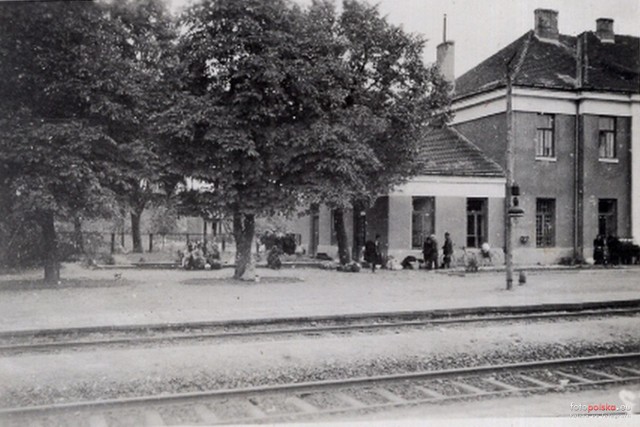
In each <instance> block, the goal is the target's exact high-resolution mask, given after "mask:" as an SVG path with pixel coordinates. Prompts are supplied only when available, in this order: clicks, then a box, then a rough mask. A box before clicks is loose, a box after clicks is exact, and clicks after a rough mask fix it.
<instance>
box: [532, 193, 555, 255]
mask: <svg viewBox="0 0 640 427" xmlns="http://www.w3.org/2000/svg"><path fill="white" fill-rule="evenodd" d="M555 245H556V201H555V199H536V247H538V248H548V247H553V246H555Z"/></svg>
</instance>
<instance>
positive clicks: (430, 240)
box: [422, 232, 453, 270]
mask: <svg viewBox="0 0 640 427" xmlns="http://www.w3.org/2000/svg"><path fill="white" fill-rule="evenodd" d="M422 255H423V256H424V262H425V267H426V269H427V270H433V269H435V270H437V269H438V240H437V239H436V236H435V235H434V234H431V235H429V236H427V238H426V239H424V243H423V244H422ZM452 255H453V241H452V240H451V235H450V234H449V232H446V233H444V245H442V264H440V268H451V256H452Z"/></svg>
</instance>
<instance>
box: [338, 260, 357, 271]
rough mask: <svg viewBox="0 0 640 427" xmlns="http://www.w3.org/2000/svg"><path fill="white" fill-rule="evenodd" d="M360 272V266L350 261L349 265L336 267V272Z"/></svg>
mask: <svg viewBox="0 0 640 427" xmlns="http://www.w3.org/2000/svg"><path fill="white" fill-rule="evenodd" d="M360 270H361V267H360V264H358V263H357V262H355V261H351V262H350V263H349V264H345V265H339V266H338V271H341V272H343V273H359V272H360Z"/></svg>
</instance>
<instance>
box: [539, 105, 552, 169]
mask: <svg viewBox="0 0 640 427" xmlns="http://www.w3.org/2000/svg"><path fill="white" fill-rule="evenodd" d="M554 121H555V120H554V116H553V114H538V118H537V123H536V157H551V158H553V157H555V156H556V147H555V140H554V126H553V124H554Z"/></svg>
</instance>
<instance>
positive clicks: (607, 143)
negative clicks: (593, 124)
mask: <svg viewBox="0 0 640 427" xmlns="http://www.w3.org/2000/svg"><path fill="white" fill-rule="evenodd" d="M598 123H599V128H600V133H599V136H598V157H599V158H601V159H615V158H616V119H615V118H613V117H600V119H599V120H598Z"/></svg>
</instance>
